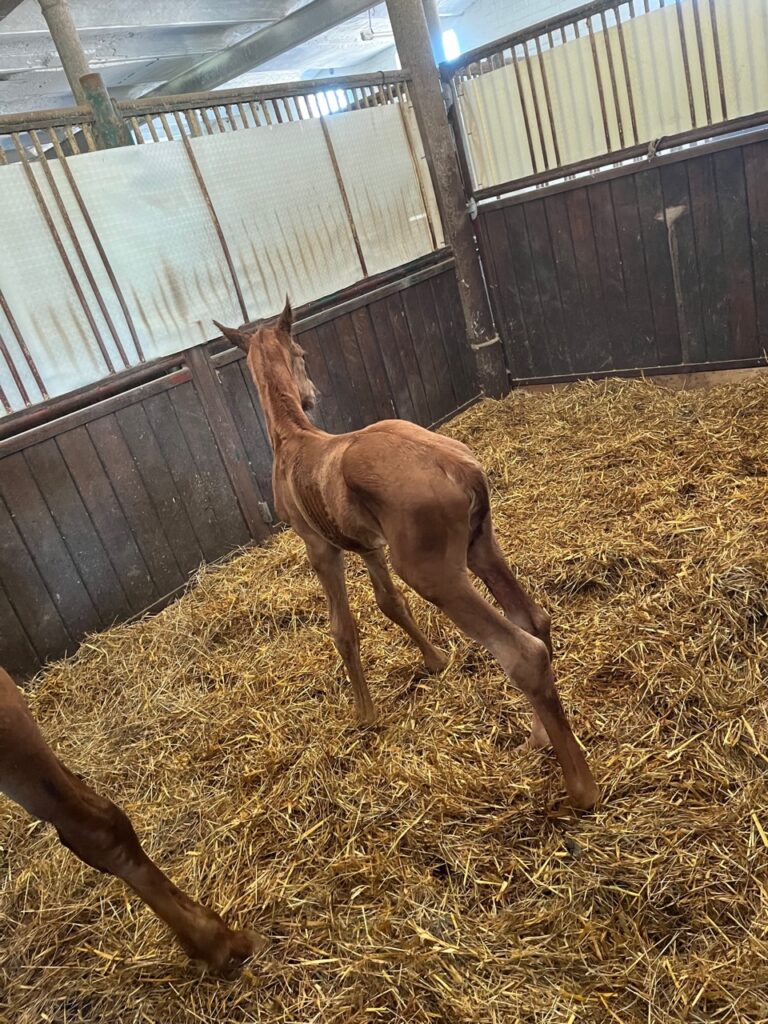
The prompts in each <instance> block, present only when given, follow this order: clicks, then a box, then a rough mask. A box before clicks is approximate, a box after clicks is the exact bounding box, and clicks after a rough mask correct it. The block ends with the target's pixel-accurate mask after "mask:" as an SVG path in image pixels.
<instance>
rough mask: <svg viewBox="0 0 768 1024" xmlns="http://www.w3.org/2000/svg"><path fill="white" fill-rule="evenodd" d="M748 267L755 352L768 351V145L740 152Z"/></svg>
mask: <svg viewBox="0 0 768 1024" xmlns="http://www.w3.org/2000/svg"><path fill="white" fill-rule="evenodd" d="M744 173H745V176H746V181H747V203H748V206H749V227H750V241H751V244H752V266H753V268H754V273H755V309H756V311H757V348H758V350H759V351H760V352H765V351H768V188H766V182H768V142H760V143H758V144H757V145H755V146H746V147H745V149H744Z"/></svg>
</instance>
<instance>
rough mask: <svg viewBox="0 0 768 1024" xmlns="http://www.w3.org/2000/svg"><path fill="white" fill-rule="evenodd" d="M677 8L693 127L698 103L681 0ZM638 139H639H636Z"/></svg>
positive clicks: (678, 29)
mask: <svg viewBox="0 0 768 1024" xmlns="http://www.w3.org/2000/svg"><path fill="white" fill-rule="evenodd" d="M675 8H676V10H677V31H678V33H679V35H680V49H681V50H682V53H683V68H684V70H685V87H686V89H687V90H688V109H689V110H690V112H691V128H695V127H696V105H695V104H694V102H693V86H692V84H691V66H690V63H689V62H688V43H687V42H686V39H685V23H684V21H683V7H682V3H681V2H680V0H676V2H675ZM635 141H637V139H635Z"/></svg>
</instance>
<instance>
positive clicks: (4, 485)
mask: <svg viewBox="0 0 768 1024" xmlns="http://www.w3.org/2000/svg"><path fill="white" fill-rule="evenodd" d="M0 494H2V497H3V499H4V501H5V504H6V506H7V508H8V510H9V511H10V513H11V515H12V516H13V519H14V522H15V524H16V526H17V528H18V531H19V533H20V535H21V537H22V538H23V540H24V543H25V544H26V547H27V550H28V551H29V553H30V555H31V556H32V558H33V559H34V562H35V564H36V565H37V569H38V572H39V574H40V576H41V577H42V578H43V579H44V580H45V584H46V586H47V589H48V592H49V594H50V595H51V598H52V599H53V602H54V604H55V605H56V608H57V609H58V612H59V615H60V616H61V619H62V621H63V623H64V624H65V626H66V628H67V632H68V633H69V635H70V636H71V637H72V639H73V640H77V639H79V638H80V637H81V636H83V635H84V634H85V633H88V632H90V631H91V630H96V629H98V628H99V627H100V626H101V619H100V618H99V613H98V611H97V610H96V607H95V605H94V603H93V601H92V599H91V596H90V594H89V593H88V591H87V589H86V587H85V584H84V583H83V581H82V579H81V578H80V574H79V573H78V571H77V566H76V565H75V563H74V562H73V560H72V556H71V555H70V553H69V551H68V549H67V546H66V544H65V543H64V541H63V540H62V538H61V535H60V533H59V530H58V527H57V525H56V523H55V521H54V520H53V518H52V516H51V513H50V511H49V510H48V506H47V505H46V504H45V501H44V499H43V496H42V494H41V493H40V489H39V488H38V486H37V484H36V482H35V479H34V477H33V476H32V473H31V471H30V469H29V465H28V464H27V461H26V459H25V457H24V453H23V452H17V453H16V454H15V455H9V456H8V457H7V458H5V459H3V462H2V473H0Z"/></svg>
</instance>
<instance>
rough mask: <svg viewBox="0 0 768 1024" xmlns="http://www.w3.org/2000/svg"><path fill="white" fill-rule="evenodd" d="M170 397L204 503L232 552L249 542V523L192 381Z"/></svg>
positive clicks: (227, 548)
mask: <svg viewBox="0 0 768 1024" xmlns="http://www.w3.org/2000/svg"><path fill="white" fill-rule="evenodd" d="M169 398H170V401H171V405H172V406H173V409H174V412H175V413H176V418H177V420H178V422H179V426H180V428H181V432H182V433H183V435H184V438H185V440H186V442H187V445H188V446H189V450H190V452H191V453H192V458H193V459H194V462H195V466H196V469H197V477H198V480H199V481H200V484H201V486H202V487H203V488H204V491H205V495H206V501H207V502H208V504H209V505H210V506H211V508H212V509H213V510H214V514H215V516H216V525H217V529H218V530H219V532H220V533H221V543H222V546H223V547H224V548H225V550H227V551H232V550H234V549H235V548H237V547H240V546H241V545H243V544H247V543H248V541H249V540H250V539H251V534H250V531H249V529H248V524H247V523H246V521H245V519H244V517H243V514H242V510H241V508H240V503H239V502H238V500H237V495H236V494H235V491H234V488H233V487H232V482H231V480H230V478H229V474H228V473H227V471H226V469H225V467H224V463H223V461H222V458H221V453H220V452H219V448H218V445H217V444H216V440H215V438H214V436H213V432H212V430H211V427H210V424H209V423H208V420H207V419H206V417H205V413H204V412H203V409H202V407H201V405H200V399H199V397H198V395H197V392H196V391H195V387H194V385H193V384H192V383H191V382H187V383H186V384H181V385H179V387H176V388H174V389H173V390H172V391H170V392H169Z"/></svg>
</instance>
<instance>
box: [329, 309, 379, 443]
mask: <svg viewBox="0 0 768 1024" xmlns="http://www.w3.org/2000/svg"><path fill="white" fill-rule="evenodd" d="M333 325H334V327H335V329H336V338H337V339H338V343H339V349H340V351H341V354H342V357H343V359H344V362H345V363H346V367H347V379H348V380H349V384H350V387H351V390H352V396H353V407H352V410H353V417H352V422H353V424H354V427H355V428H359V427H364V426H366V425H367V424H369V423H374V422H375V421H376V418H377V416H376V402H375V400H374V397H373V391H372V390H371V383H370V381H369V380H368V371H367V370H366V368H365V362H364V361H363V357H362V355H361V353H360V348H359V346H358V344H357V335H356V333H355V325H354V324H353V323H352V318H351V316H350V315H349V314H348V313H346V314H344V315H342V316H339V317H337V318H336V319H335V320H334V322H333Z"/></svg>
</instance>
